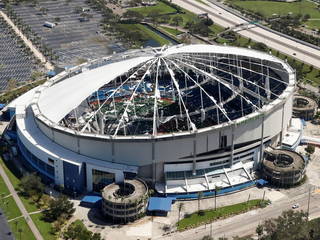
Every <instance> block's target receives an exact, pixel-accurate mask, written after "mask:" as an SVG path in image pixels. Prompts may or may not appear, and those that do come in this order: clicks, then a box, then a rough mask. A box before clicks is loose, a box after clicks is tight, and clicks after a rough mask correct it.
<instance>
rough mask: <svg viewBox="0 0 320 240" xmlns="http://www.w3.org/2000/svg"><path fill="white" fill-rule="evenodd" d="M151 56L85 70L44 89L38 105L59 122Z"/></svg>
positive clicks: (42, 111) (49, 117)
mask: <svg viewBox="0 0 320 240" xmlns="http://www.w3.org/2000/svg"><path fill="white" fill-rule="evenodd" d="M150 58H151V57H150V56H147V57H137V58H131V59H128V60H123V61H120V62H115V63H110V64H107V65H105V66H102V67H98V68H95V69H92V70H88V71H85V72H83V73H81V74H78V75H76V76H73V77H70V78H68V79H67V80H65V81H61V82H59V83H57V84H54V85H52V86H50V87H48V88H46V89H44V90H42V92H41V95H40V98H39V101H38V105H39V108H40V111H41V113H42V114H43V115H44V116H45V117H47V118H48V119H50V120H51V121H53V122H55V123H58V122H59V121H60V120H61V119H62V118H63V117H65V115H67V114H68V113H69V112H70V111H71V110H72V109H74V108H75V107H77V106H78V105H79V104H80V103H81V102H82V101H83V100H84V99H85V98H87V97H88V96H90V94H92V93H93V92H94V91H96V90H98V89H99V88H100V87H102V86H103V85H104V84H106V83H108V82H109V81H111V80H113V79H114V78H116V77H117V76H119V75H121V74H122V73H125V72H127V71H128V70H130V69H131V68H133V67H135V66H137V65H139V64H140V63H143V62H145V61H147V60H149V59H150Z"/></svg>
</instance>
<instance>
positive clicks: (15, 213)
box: [0, 196, 22, 220]
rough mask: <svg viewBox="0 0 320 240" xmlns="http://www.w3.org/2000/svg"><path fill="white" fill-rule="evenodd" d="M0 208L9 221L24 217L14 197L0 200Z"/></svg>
mask: <svg viewBox="0 0 320 240" xmlns="http://www.w3.org/2000/svg"><path fill="white" fill-rule="evenodd" d="M0 208H1V209H2V210H3V211H4V213H5V215H6V218H7V219H8V220H10V219H13V218H16V217H19V216H21V215H22V214H21V212H20V210H19V208H18V206H17V204H16V202H15V201H14V199H13V197H12V196H10V197H7V198H4V199H2V200H0Z"/></svg>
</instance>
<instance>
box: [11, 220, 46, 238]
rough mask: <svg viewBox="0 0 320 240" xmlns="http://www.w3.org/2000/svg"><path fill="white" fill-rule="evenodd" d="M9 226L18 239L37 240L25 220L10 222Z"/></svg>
mask: <svg viewBox="0 0 320 240" xmlns="http://www.w3.org/2000/svg"><path fill="white" fill-rule="evenodd" d="M9 225H10V228H11V231H12V232H13V234H14V236H15V238H16V239H26V240H35V237H34V236H33V233H32V232H31V230H30V228H29V226H28V224H27V222H26V220H25V219H24V218H18V219H17V220H14V221H12V222H9ZM19 229H21V233H20V232H19ZM20 236H21V238H20ZM45 240H46V239H45Z"/></svg>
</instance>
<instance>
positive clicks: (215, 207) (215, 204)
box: [214, 186, 221, 211]
mask: <svg viewBox="0 0 320 240" xmlns="http://www.w3.org/2000/svg"><path fill="white" fill-rule="evenodd" d="M220 190H221V187H218V186H215V188H214V210H215V211H216V210H217V195H218V192H219V191H220Z"/></svg>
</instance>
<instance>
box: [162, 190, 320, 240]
mask: <svg viewBox="0 0 320 240" xmlns="http://www.w3.org/2000/svg"><path fill="white" fill-rule="evenodd" d="M319 202H320V193H319V191H318V193H315V192H313V193H312V194H311V198H310V218H311V219H312V218H316V217H320V206H319ZM296 203H299V205H300V207H299V208H298V209H296V210H294V211H299V210H304V211H307V208H308V192H305V193H302V194H300V195H297V196H296V197H294V198H285V199H283V200H279V201H276V202H274V203H272V204H271V205H269V206H267V207H266V208H263V209H257V210H253V211H250V212H247V213H244V214H241V215H237V216H234V217H231V218H227V219H224V220H220V221H217V222H214V223H213V224H212V236H213V237H214V239H217V238H218V237H223V236H225V237H228V238H230V239H232V236H246V235H250V234H254V233H255V229H256V227H257V226H258V224H259V223H262V222H263V221H264V220H266V219H269V218H275V217H277V216H279V215H280V214H281V212H282V211H284V210H286V209H291V208H292V205H293V204H296ZM210 232H211V226H210V225H207V226H204V225H202V226H200V227H198V228H195V229H191V230H187V231H184V232H175V233H172V234H170V235H167V236H165V237H161V239H166V240H169V239H170V240H171V239H174V240H189V239H190V240H196V239H201V238H202V237H203V236H205V235H210Z"/></svg>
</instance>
